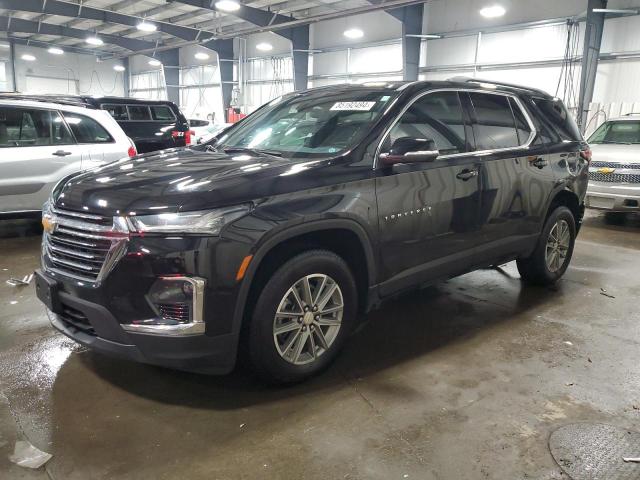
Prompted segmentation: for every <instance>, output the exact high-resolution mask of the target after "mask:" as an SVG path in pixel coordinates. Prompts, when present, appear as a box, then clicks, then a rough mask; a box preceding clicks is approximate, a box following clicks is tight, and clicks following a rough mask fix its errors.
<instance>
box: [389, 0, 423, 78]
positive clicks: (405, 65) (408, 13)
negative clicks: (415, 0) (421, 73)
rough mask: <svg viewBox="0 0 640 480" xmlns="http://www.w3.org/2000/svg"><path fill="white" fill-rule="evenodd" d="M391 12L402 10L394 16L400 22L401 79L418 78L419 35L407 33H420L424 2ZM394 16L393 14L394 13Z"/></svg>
mask: <svg viewBox="0 0 640 480" xmlns="http://www.w3.org/2000/svg"><path fill="white" fill-rule="evenodd" d="M392 12H402V14H401V15H399V16H396V18H399V19H400V21H401V22H402V76H403V80H409V81H415V80H418V70H419V68H420V43H421V41H422V39H421V38H420V37H414V36H407V35H422V16H423V14H424V4H423V3H419V4H416V5H409V6H408V7H403V8H402V9H401V10H392ZM394 16H395V15H394Z"/></svg>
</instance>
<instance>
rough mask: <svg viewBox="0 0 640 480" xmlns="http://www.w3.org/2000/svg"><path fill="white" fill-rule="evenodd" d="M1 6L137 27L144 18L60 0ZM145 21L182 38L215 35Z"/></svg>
mask: <svg viewBox="0 0 640 480" xmlns="http://www.w3.org/2000/svg"><path fill="white" fill-rule="evenodd" d="M0 8H4V9H7V10H15V11H22V12H34V13H43V14H48V15H60V16H62V17H72V18H78V19H83V20H97V21H100V22H106V23H115V24H119V25H127V26H130V27H136V26H137V25H138V24H139V23H140V22H141V21H142V20H143V19H142V17H138V16H133V15H124V14H122V13H117V12H112V11H110V10H104V9H101V8H94V7H88V6H84V5H81V4H78V3H71V2H65V1H60V0H47V1H46V2H43V1H42V0H0ZM145 21H146V22H148V23H151V24H153V25H155V26H156V27H157V31H158V32H162V33H166V34H168V35H171V36H173V37H176V38H179V39H181V40H187V41H192V40H198V39H202V40H206V39H209V38H213V36H214V34H213V32H204V31H202V30H199V29H197V28H191V27H184V26H181V25H175V24H172V23H168V22H161V21H156V20H145ZM67 26H69V25H67Z"/></svg>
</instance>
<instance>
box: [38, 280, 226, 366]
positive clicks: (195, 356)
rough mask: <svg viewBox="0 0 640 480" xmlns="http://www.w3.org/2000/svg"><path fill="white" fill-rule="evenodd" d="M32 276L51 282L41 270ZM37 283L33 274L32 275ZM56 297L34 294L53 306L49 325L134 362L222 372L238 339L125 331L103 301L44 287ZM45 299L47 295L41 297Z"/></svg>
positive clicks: (49, 314) (91, 346) (49, 311)
mask: <svg viewBox="0 0 640 480" xmlns="http://www.w3.org/2000/svg"><path fill="white" fill-rule="evenodd" d="M36 276H37V277H42V278H44V279H45V282H47V281H48V282H51V281H52V279H51V278H49V277H47V276H46V274H44V273H42V272H41V271H36ZM36 285H38V278H36ZM47 293H49V294H50V295H53V296H55V298H53V299H52V298H43V295H45V293H44V292H42V291H40V289H38V296H39V298H40V299H41V300H43V301H44V302H45V303H46V304H47V305H55V307H54V308H55V309H56V310H57V312H54V311H52V310H51V309H50V308H49V307H48V308H47V314H48V316H49V320H50V321H51V324H52V325H53V327H54V328H55V329H56V330H58V331H60V332H61V333H63V334H64V335H66V336H67V337H69V338H71V339H73V340H75V341H76V342H78V343H80V344H82V345H84V346H86V347H89V348H91V349H92V350H95V351H98V352H100V353H104V354H107V355H110V356H114V357H119V358H124V359H128V360H133V361H136V362H141V363H147V364H151V365H158V366H163V367H168V368H173V369H176V370H184V371H190V372H198V373H206V374H225V373H229V372H230V371H231V370H233V368H234V366H235V360H236V350H237V345H238V335H237V334H233V333H230V334H226V335H216V336H210V335H206V334H198V335H186V336H164V335H158V334H145V333H138V332H131V331H127V330H125V329H124V328H123V326H122V325H121V324H120V323H119V322H118V320H117V319H116V318H115V317H114V316H113V315H112V314H111V313H110V312H109V310H107V309H106V308H105V307H103V306H102V305H99V304H96V303H93V302H90V301H87V300H85V299H82V298H79V297H77V296H74V295H70V294H69V293H66V292H64V291H53V293H51V292H47ZM45 300H46V301H45Z"/></svg>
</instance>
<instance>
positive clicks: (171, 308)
mask: <svg viewBox="0 0 640 480" xmlns="http://www.w3.org/2000/svg"><path fill="white" fill-rule="evenodd" d="M204 286H205V280H204V279H202V278H195V277H160V278H158V279H157V280H156V281H155V282H154V284H153V285H152V287H151V289H150V290H149V293H148V294H147V301H148V302H149V305H150V306H151V308H152V309H153V311H154V312H155V314H156V315H155V318H151V319H147V320H139V321H134V322H132V323H130V324H125V325H122V328H124V329H125V330H128V331H130V332H139V333H150V334H156V335H194V334H201V333H204V330H205V324H204V307H203V305H204Z"/></svg>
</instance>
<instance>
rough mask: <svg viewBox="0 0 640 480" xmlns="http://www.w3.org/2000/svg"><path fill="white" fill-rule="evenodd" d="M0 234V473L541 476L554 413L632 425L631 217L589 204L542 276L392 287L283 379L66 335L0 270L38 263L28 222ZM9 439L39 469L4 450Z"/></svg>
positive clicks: (636, 342) (638, 377)
mask: <svg viewBox="0 0 640 480" xmlns="http://www.w3.org/2000/svg"><path fill="white" fill-rule="evenodd" d="M0 237H2V238H0V307H1V308H0V478H2V479H18V478H20V479H22V478H25V479H32V478H35V479H40V478H53V479H83V480H85V479H103V478H104V479H107V478H109V479H113V478H118V479H121V478H127V479H137V480H139V479H164V478H167V479H173V478H185V479H186V478H188V479H201V478H202V479H205V478H206V479H218V478H219V479H254V478H259V479H261V478H269V479H280V478H281V479H301V478H304V479H323V480H325V479H357V478H362V479H365V478H366V479H385V480H389V479H405V478H409V479H411V478H413V479H454V478H455V479H476V478H501V479H526V478H532V479H534V478H535V479H557V478H566V477H563V476H562V474H561V472H560V470H559V468H558V467H557V466H556V465H555V463H554V461H553V459H552V457H551V455H550V454H549V451H548V446H547V439H548V437H549V435H550V433H551V432H552V431H553V430H554V429H555V428H557V427H559V426H561V425H564V424H567V423H572V422H584V421H591V422H604V423H609V424H613V425H617V426H621V427H625V428H630V429H635V430H640V416H639V413H640V410H637V409H638V408H640V364H639V362H638V349H639V348H640V305H639V304H638V299H639V298H640V218H630V219H628V221H627V223H626V224H625V225H623V226H611V225H607V224H606V222H605V221H604V217H603V216H602V215H600V214H593V213H590V214H589V215H588V218H587V220H586V222H585V226H584V229H583V231H582V232H581V235H580V239H579V241H578V244H577V247H576V252H575V256H574V259H573V263H572V265H571V268H570V269H569V271H568V273H567V275H566V276H565V278H564V280H562V281H561V282H560V283H559V284H558V285H557V286H556V287H555V288H552V289H543V288H532V287H525V286H523V285H522V284H521V282H520V279H519V277H518V274H517V271H516V269H515V265H514V264H509V265H507V266H506V267H505V268H504V270H503V271H502V272H500V271H490V270H485V271H480V272H476V273H472V274H469V275H465V276H463V277H460V278H457V279H454V280H451V281H449V282H446V283H443V284H439V285H437V286H436V287H432V288H429V289H426V290H423V291H421V292H416V293H414V294H411V295H407V296H404V297H402V298H400V299H398V300H395V301H393V302H390V303H388V304H386V305H385V306H384V307H383V308H382V309H381V310H379V311H377V312H374V313H372V314H371V315H369V317H368V320H367V322H366V323H365V324H364V325H363V326H362V328H360V329H359V330H358V332H357V333H356V334H355V335H354V336H353V337H352V338H351V339H350V341H349V342H348V344H347V346H346V349H345V351H344V352H343V354H342V355H341V356H340V358H339V360H338V362H337V363H336V364H334V366H333V367H332V368H330V370H329V371H328V372H327V373H326V374H324V375H323V376H321V377H319V378H317V379H314V380H312V381H310V382H308V383H305V384H302V385H298V386H295V387H290V388H286V389H272V388H267V387H264V386H262V385H260V384H258V383H257V382H255V381H254V380H253V379H252V378H251V377H250V376H248V375H247V374H244V373H242V372H239V373H234V374H232V375H230V376H227V377H205V376H198V375H190V374H184V373H179V372H172V371H168V370H164V369H160V368H154V367H149V366H144V365H138V364H134V363H127V362H123V361H118V360H113V359H110V358H106V357H102V356H100V355H97V354H93V353H91V352H89V351H86V350H84V349H82V348H79V347H78V346H76V345H75V344H74V343H73V342H71V341H70V340H67V339H66V338H65V337H63V336H62V335H59V334H57V333H54V331H53V330H52V329H51V328H50V327H49V325H48V322H47V319H46V317H45V314H44V312H43V308H42V306H41V305H40V303H39V302H38V301H37V300H36V298H35V295H34V292H33V289H32V287H26V288H23V289H19V288H14V287H10V286H9V285H7V284H6V283H5V280H6V279H8V278H9V277H10V276H23V275H25V274H27V273H29V272H31V271H33V269H34V268H36V267H37V265H38V256H39V243H40V239H39V237H38V229H37V226H36V225H34V224H33V223H29V222H4V223H2V224H0ZM601 288H604V289H606V291H607V293H609V294H611V295H613V296H615V298H609V297H607V296H604V295H601ZM25 438H26V439H28V440H29V441H31V442H32V443H33V444H34V445H36V446H37V447H38V448H40V449H42V450H45V451H47V452H50V453H52V454H53V458H52V459H51V460H50V461H49V462H48V463H47V465H46V467H45V468H44V469H43V468H41V469H40V470H36V471H31V470H27V469H24V468H22V467H18V466H16V465H14V464H12V463H10V462H9V460H8V456H9V455H10V454H11V453H12V452H13V448H14V443H15V441H16V439H25ZM634 453H640V452H634Z"/></svg>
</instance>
